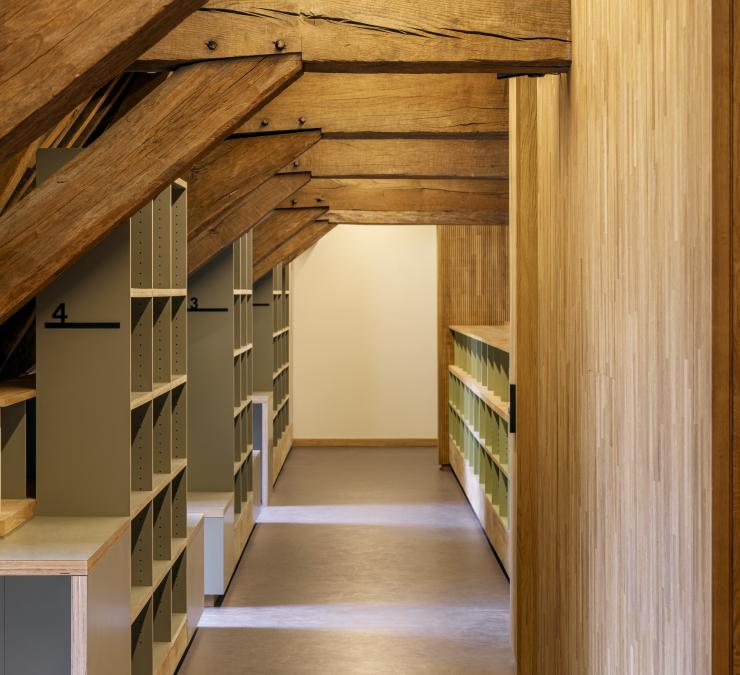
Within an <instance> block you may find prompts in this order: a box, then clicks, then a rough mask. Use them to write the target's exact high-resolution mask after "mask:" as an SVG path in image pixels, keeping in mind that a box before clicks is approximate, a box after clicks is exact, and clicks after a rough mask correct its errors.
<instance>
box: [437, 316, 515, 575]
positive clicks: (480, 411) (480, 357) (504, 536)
mask: <svg viewBox="0 0 740 675" xmlns="http://www.w3.org/2000/svg"><path fill="white" fill-rule="evenodd" d="M451 331H452V337H453V342H452V344H453V353H452V359H451V365H450V366H449V375H448V377H449V385H448V390H449V413H448V414H449V435H450V453H451V464H452V466H453V469H454V470H455V473H456V475H457V477H458V479H459V480H460V483H461V484H462V486H463V489H464V490H465V492H466V495H467V496H468V499H469V500H470V502H471V504H472V505H473V507H474V510H475V511H476V513H477V514H478V517H479V518H480V520H481V523H482V524H483V526H484V529H485V530H486V533H487V535H488V536H489V539H490V540H491V543H492V544H493V546H494V548H495V549H496V551H497V553H498V554H499V557H500V558H501V560H502V562H504V567H506V568H507V569H508V559H509V545H508V543H509V535H510V519H509V514H510V501H511V492H512V490H511V488H512V486H511V472H510V451H509V327H508V325H504V326H452V327H451Z"/></svg>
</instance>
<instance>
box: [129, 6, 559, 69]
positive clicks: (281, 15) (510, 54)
mask: <svg viewBox="0 0 740 675" xmlns="http://www.w3.org/2000/svg"><path fill="white" fill-rule="evenodd" d="M570 14H571V9H570V0H548V2H542V0H518V1H517V2H512V1H511V0H458V2H443V1H441V0H429V1H428V2H410V1H408V0H406V1H404V2H399V1H398V0H377V1H376V2H367V1H366V0H313V1H312V2H311V3H310V4H309V3H307V2H305V0H269V1H268V2H265V0H228V2H227V1H225V0H211V1H210V2H209V3H208V4H207V5H206V6H205V7H204V8H203V9H202V10H200V11H198V12H195V13H194V14H193V15H192V16H190V17H189V18H188V19H186V20H185V21H183V23H182V24H181V25H180V26H178V27H177V28H176V29H175V30H173V31H172V32H171V33H170V34H169V35H167V37H165V38H164V39H163V40H162V41H161V42H160V43H159V44H157V45H156V46H155V47H153V48H152V49H151V50H149V51H148V52H147V53H146V54H144V55H143V56H142V58H141V61H140V62H139V63H138V64H137V67H139V68H143V69H147V68H169V67H172V66H173V65H174V64H177V63H183V62H188V61H193V60H199V59H210V58H226V57H236V56H247V55H254V54H271V53H275V52H276V51H283V52H300V53H301V54H302V56H303V61H304V63H305V64H306V69H307V70H319V71H329V72H339V71H341V72H368V71H370V72H381V71H382V72H394V71H395V72H461V71H473V72H476V71H477V72H483V71H487V72H493V71H498V72H511V73H513V72H520V73H524V72H536V73H544V72H562V71H564V70H567V69H568V67H569V66H570V61H571V19H570Z"/></svg>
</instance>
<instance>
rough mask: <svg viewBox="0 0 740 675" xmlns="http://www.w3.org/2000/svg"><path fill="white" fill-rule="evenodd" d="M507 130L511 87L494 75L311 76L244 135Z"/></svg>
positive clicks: (252, 122)
mask: <svg viewBox="0 0 740 675" xmlns="http://www.w3.org/2000/svg"><path fill="white" fill-rule="evenodd" d="M508 125H509V103H508V81H507V80H499V79H497V77H496V75H495V74H493V73H456V74H449V73H445V74H429V73H425V74H396V73H306V74H305V75H304V76H303V77H302V78H301V79H300V80H298V82H296V83H295V84H293V85H291V86H290V87H288V89H286V90H285V91H284V92H283V93H282V94H281V95H280V96H278V97H277V98H275V100H273V101H272V102H271V103H270V104H269V105H267V106H265V108H264V109H263V110H262V111H261V113H260V115H259V116H257V117H254V118H252V119H250V120H247V122H246V123H245V124H244V125H243V126H242V128H241V129H240V130H239V131H240V132H244V133H257V132H264V131H285V130H289V129H298V128H301V127H304V128H321V131H322V134H323V136H324V138H333V137H346V136H359V137H367V136H373V135H381V136H382V135H389V134H390V135H413V136H426V135H437V134H459V135H462V136H476V137H481V136H484V135H488V136H490V135H499V136H501V135H506V134H507V132H508Z"/></svg>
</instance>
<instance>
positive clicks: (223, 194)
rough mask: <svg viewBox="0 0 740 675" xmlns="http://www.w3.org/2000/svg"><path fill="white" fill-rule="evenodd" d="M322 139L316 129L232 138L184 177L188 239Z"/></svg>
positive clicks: (225, 213) (215, 221)
mask: <svg viewBox="0 0 740 675" xmlns="http://www.w3.org/2000/svg"><path fill="white" fill-rule="evenodd" d="M278 58H280V57H278ZM320 138H321V132H320V131H317V130H315V129H314V130H307V131H296V132H294V133H289V134H275V135H267V136H265V135H261V136H251V137H245V138H231V139H229V140H227V141H224V142H223V143H221V144H220V145H218V146H217V147H216V148H214V150H213V151H212V152H210V153H209V154H208V155H207V156H206V157H204V158H203V160H202V161H200V162H198V163H197V164H196V165H195V166H193V167H192V169H191V170H190V171H189V172H188V174H187V175H186V176H185V179H186V180H187V181H188V204H189V206H188V237H189V238H190V239H193V238H195V237H196V236H197V235H198V234H200V233H201V232H202V231H204V230H205V229H206V228H208V227H213V226H214V225H217V224H218V220H219V219H221V218H223V217H225V216H226V215H227V214H228V212H229V211H230V210H231V209H233V208H234V207H236V206H237V205H238V204H239V203H240V201H241V200H242V199H243V198H244V197H245V196H246V195H248V194H249V193H250V192H252V190H254V189H255V188H257V187H258V186H259V185H261V184H262V183H264V182H265V181H266V180H268V179H269V178H271V177H272V176H274V175H275V174H276V173H277V172H278V171H279V170H280V169H281V168H282V167H283V166H284V165H285V164H287V163H288V162H293V161H294V160H295V159H296V158H297V157H299V156H300V155H302V154H303V153H304V152H305V151H306V150H308V149H309V148H310V147H312V146H313V145H314V144H316V143H317V142H318V141H319V139H320Z"/></svg>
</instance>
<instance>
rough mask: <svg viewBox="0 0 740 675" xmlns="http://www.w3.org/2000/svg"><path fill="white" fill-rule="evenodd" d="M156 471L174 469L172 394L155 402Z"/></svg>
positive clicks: (154, 450)
mask: <svg viewBox="0 0 740 675" xmlns="http://www.w3.org/2000/svg"><path fill="white" fill-rule="evenodd" d="M153 413H154V414H153V425H152V427H153V440H154V443H153V461H154V473H170V471H172V395H171V394H170V393H167V394H163V395H162V396H158V397H157V398H155V399H154V403H153Z"/></svg>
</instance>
